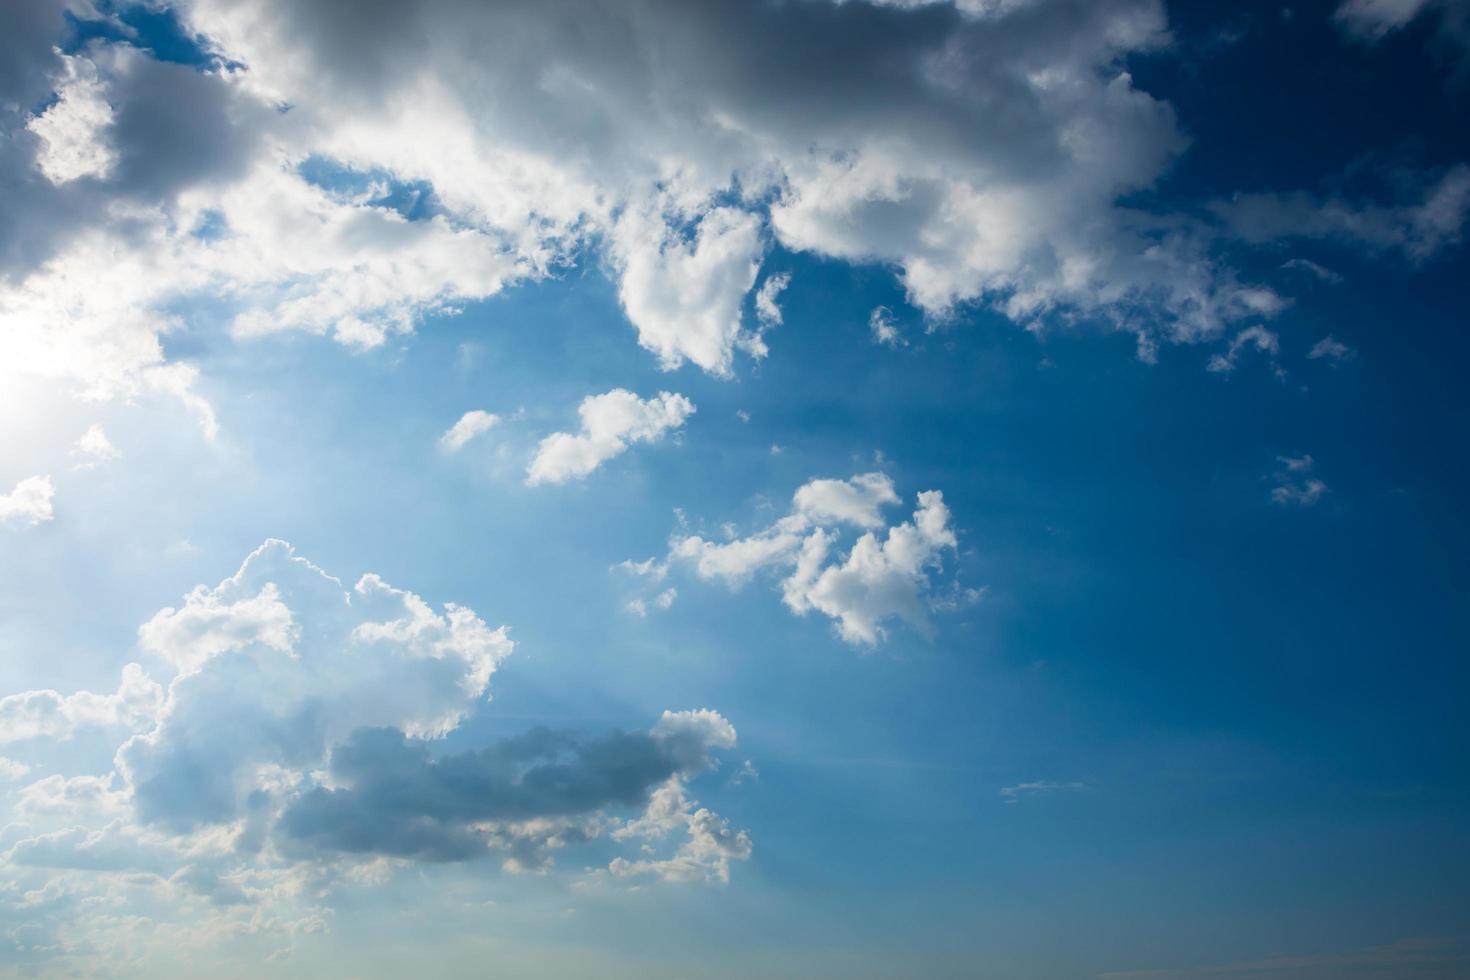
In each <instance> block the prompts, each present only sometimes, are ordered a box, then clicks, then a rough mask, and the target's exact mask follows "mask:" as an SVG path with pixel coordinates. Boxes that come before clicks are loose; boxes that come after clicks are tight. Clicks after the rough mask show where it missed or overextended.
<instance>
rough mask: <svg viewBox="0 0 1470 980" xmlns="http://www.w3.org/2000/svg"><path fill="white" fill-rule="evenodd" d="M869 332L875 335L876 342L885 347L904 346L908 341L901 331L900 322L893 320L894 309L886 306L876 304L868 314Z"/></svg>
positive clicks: (874, 340)
mask: <svg viewBox="0 0 1470 980" xmlns="http://www.w3.org/2000/svg"><path fill="white" fill-rule="evenodd" d="M868 332H869V333H871V334H872V335H873V342H874V343H875V344H882V345H884V346H885V347H903V346H905V345H906V344H907V343H908V341H906V340H904V339H903V334H902V333H900V332H899V329H898V324H896V323H894V322H893V311H892V310H890V309H889V308H888V307H886V306H875V307H873V312H872V313H869V314H868Z"/></svg>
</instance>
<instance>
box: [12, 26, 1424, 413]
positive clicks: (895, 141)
mask: <svg viewBox="0 0 1470 980" xmlns="http://www.w3.org/2000/svg"><path fill="white" fill-rule="evenodd" d="M27 7H28V10H27V16H26V17H25V18H23V19H22V20H21V21H20V22H19V23H17V25H16V27H17V29H16V30H15V31H14V32H11V35H10V36H9V38H8V39H7V41H6V56H7V66H8V67H7V70H6V72H5V73H4V74H3V76H0V86H3V90H0V131H3V132H4V134H5V135H6V137H7V139H6V140H5V141H3V142H0V176H3V177H4V180H5V183H6V186H7V187H14V188H16V189H17V192H16V193H13V194H12V193H7V194H6V195H5V196H4V197H5V200H4V201H3V203H0V209H3V211H4V213H3V214H0V217H3V218H4V219H5V220H4V221H0V229H3V230H0V345H3V347H0V363H3V364H5V365H6V366H7V368H6V369H7V370H21V371H27V372H33V373H40V374H43V375H47V376H50V377H56V378H59V379H61V380H63V381H64V382H66V383H68V384H71V385H74V386H76V387H77V388H78V389H79V390H82V391H85V392H87V393H90V394H94V395H115V394H134V393H138V392H147V391H154V392H160V393H166V394H170V395H174V396H178V397H180V398H183V399H185V401H186V404H188V405H189V406H190V407H191V410H192V411H195V412H196V413H197V414H198V415H199V416H200V420H201V424H202V425H204V426H205V428H206V430H209V429H211V428H212V427H213V425H214V422H213V419H212V415H210V413H209V411H208V406H207V403H204V402H203V401H202V399H201V396H200V395H199V394H198V392H197V391H196V389H197V387H198V386H197V384H195V382H194V379H193V375H192V374H191V369H190V368H189V366H188V365H185V364H180V363H177V362H173V361H170V360H168V359H167V357H166V356H165V352H164V344H163V340H164V338H166V337H167V336H168V335H169V334H170V333H172V332H175V331H177V330H179V329H180V328H181V327H182V326H183V325H185V324H188V325H189V326H190V327H191V328H195V329H226V330H228V331H230V332H231V333H232V334H233V335H234V336H236V337H237V338H241V339H244V338H250V337H257V336H260V335H262V334H266V333H270V332H274V331H279V330H302V331H307V332H310V333H315V334H321V335H326V336H331V337H333V338H335V339H337V340H338V341H340V342H342V343H344V344H347V345H349V346H352V347H356V348H367V347H373V346H377V345H381V344H383V343H384V342H385V341H387V340H388V339H389V338H390V337H392V336H394V335H395V334H400V333H403V332H406V331H410V330H412V329H414V328H415V326H416V324H417V323H419V322H420V321H421V320H423V319H424V318H425V317H427V316H433V315H448V314H451V313H453V312H454V311H455V310H457V309H458V308H460V306H462V305H463V304H464V303H466V302H469V301H473V300H476V299H481V298H484V297H487V296H490V295H493V294H495V293H497V292H499V291H500V290H502V289H504V288H505V287H507V286H508V285H511V284H514V283H517V282H522V281H526V280H531V279H536V278H539V277H542V276H545V275H547V274H549V273H550V272H552V271H554V270H556V269H557V268H560V267H562V266H564V265H566V264H568V263H570V262H573V261H577V260H579V259H580V257H582V256H586V255H592V256H595V257H597V258H599V259H600V260H601V263H602V265H603V267H604V268H605V269H606V270H607V271H608V273H609V274H610V275H611V276H613V277H614V279H615V280H616V281H617V286H618V296H619V298H620V301H621V303H622V306H623V308H624V310H625V311H626V313H627V315H628V318H629V319H630V320H631V322H632V324H633V326H634V327H635V329H636V331H637V336H638V340H639V342H640V343H641V344H642V345H643V346H644V347H646V348H647V349H648V350H650V351H651V352H652V353H653V354H654V355H655V356H656V357H657V358H658V360H659V361H660V363H661V364H662V365H663V366H664V367H666V368H673V367H677V366H678V365H680V364H683V363H685V362H690V363H693V364H695V365H697V366H698V367H700V368H702V369H704V370H706V371H709V372H711V373H714V374H716V375H728V374H730V373H731V371H732V370H733V367H734V363H735V360H734V359H735V356H736V354H737V352H740V351H745V352H746V353H748V354H749V355H751V356H755V357H759V356H763V355H764V353H765V350H766V347H765V342H764V340H763V338H762V331H763V330H764V329H765V328H766V327H768V326H770V325H772V324H775V323H778V322H779V320H780V312H779V308H778V306H777V305H776V296H777V294H778V293H779V291H780V289H781V288H782V287H783V286H784V285H785V283H786V281H787V280H786V278H785V277H784V276H780V275H777V276H769V277H767V278H766V279H765V281H764V286H763V287H762V289H761V291H760V292H759V293H758V294H756V295H755V296H754V298H753V300H752V299H751V291H752V290H753V288H754V287H755V285H756V283H757V282H758V281H759V276H760V269H761V266H762V263H763V261H764V256H765V254H766V253H767V251H768V249H769V248H770V246H771V244H772V243H773V242H776V243H779V244H781V245H782V246H784V247H786V248H788V249H793V250H799V251H806V252H810V253H813V254H815V255H819V256H825V257H832V258H837V259H842V260H847V261H853V262H872V263H879V264H882V265H885V266H888V267H891V268H892V269H894V270H895V271H896V273H897V275H898V276H899V278H900V280H901V281H902V283H903V285H904V287H905V289H906V291H907V294H908V297H909V299H910V300H911V301H912V302H913V303H914V304H915V305H917V306H918V307H919V308H920V309H921V310H922V311H923V312H924V313H925V315H926V316H928V317H929V318H931V319H934V320H942V319H944V318H945V317H947V316H949V315H950V314H952V313H953V312H954V311H955V310H956V309H957V308H959V307H960V306H962V305H964V304H967V303H981V304H985V305H988V306H992V307H994V308H995V309H997V310H999V311H1001V312H1002V313H1003V314H1004V315H1006V316H1009V317H1011V318H1012V319H1014V320H1015V321H1017V322H1018V323H1023V324H1027V325H1034V324H1037V323H1040V322H1046V321H1056V322H1062V323H1065V322H1071V321H1075V320H1078V319H1089V320H1094V321H1097V322H1101V323H1104V324H1108V325H1111V326H1113V327H1115V328H1117V329H1124V330H1129V331H1132V332H1134V333H1137V334H1138V335H1139V337H1140V351H1141V352H1142V353H1143V354H1144V355H1145V356H1150V354H1151V352H1152V350H1153V349H1154V348H1155V346H1156V345H1157V344H1158V342H1159V341H1160V340H1161V339H1173V340H1180V341H1195V340H1200V339H1210V338H1213V337H1215V336H1218V335H1219V334H1220V332H1221V331H1223V330H1224V329H1225V328H1226V327H1227V326H1228V325H1230V324H1231V323H1233V322H1234V321H1236V320H1239V319H1241V318H1243V317H1247V316H1257V315H1262V314H1270V313H1272V312H1275V311H1277V310H1279V309H1280V308H1281V306H1282V304H1281V302H1280V300H1279V298H1276V297H1274V294H1272V293H1271V292H1270V291H1269V290H1268V289H1264V288H1262V287H1256V286H1249V285H1246V284H1242V283H1240V282H1238V281H1237V279H1236V277H1235V276H1234V274H1233V273H1232V272H1231V271H1230V269H1229V268H1227V267H1225V266H1222V265H1221V264H1220V263H1219V262H1218V261H1216V260H1215V259H1213V258H1212V257H1211V250H1210V242H1209V239H1208V236H1207V235H1203V233H1202V230H1201V228H1200V226H1199V225H1198V223H1196V222H1191V221H1188V220H1184V219H1182V218H1180V217H1179V216H1177V215H1170V214H1168V213H1146V212H1143V211H1140V210H1137V209H1136V208H1130V207H1126V206H1124V205H1122V204H1120V203H1119V202H1120V200H1122V199H1123V198H1124V197H1126V196H1127V195H1130V194H1132V193H1133V192H1135V191H1139V190H1142V189H1146V188H1149V187H1151V186H1153V185H1154V184H1155V182H1156V181H1157V180H1158V179H1159V178H1160V177H1161V176H1162V175H1163V174H1164V173H1165V172H1166V170H1167V168H1168V167H1169V165H1170V163H1171V161H1172V160H1173V159H1174V158H1175V157H1176V156H1177V155H1178V154H1179V153H1180V152H1181V151H1182V150H1183V148H1184V146H1185V140H1184V138H1183V136H1182V134H1181V132H1180V129H1179V126H1178V125H1177V123H1176V121H1175V118H1174V114H1173V111H1172V110H1171V108H1170V107H1169V106H1168V105H1167V104H1165V103H1163V102H1161V101H1159V100H1158V99H1156V98H1154V97H1152V96H1151V95H1149V94H1148V93H1146V92H1144V91H1141V90H1140V89H1139V88H1138V87H1137V86H1136V84H1135V82H1134V80H1133V78H1132V76H1131V75H1130V74H1129V73H1128V71H1127V70H1126V67H1125V62H1126V60H1127V58H1129V57H1130V56H1132V55H1135V54H1138V53H1142V52H1151V51H1155V50H1157V49H1159V48H1160V47H1162V46H1164V45H1166V44H1167V43H1168V31H1167V24H1166V21H1165V18H1164V15H1163V10H1162V6H1161V4H1160V3H1159V2H1158V0H1102V2H1097V0H1087V2H1083V0H1036V2H1032V3H1014V4H1013V3H1005V4H991V3H982V4H974V3H962V4H958V5H953V4H947V3H931V4H890V5H874V4H864V3H832V2H826V0H816V2H804V3H780V4H757V5H750V4H747V3H743V2H739V0H714V2H709V3H700V4H686V3H675V2H671V0H636V2H632V3H608V2H605V0H552V2H544V0H538V2H534V3H533V2H529V0H515V2H507V3H497V4H488V5H487V4H479V3H471V2H467V0H409V2H405V3H399V4H392V5H378V6H373V7H371V8H362V7H361V6H360V5H357V4H348V3H345V2H344V0H305V2H300V0H291V2H287V0H178V2H176V3H175V4H173V5H172V7H173V9H174V11H175V12H176V13H177V15H178V16H179V17H180V18H181V23H182V26H183V30H184V31H185V33H186V34H188V35H191V36H193V37H194V39H195V41H196V43H197V44H198V45H200V46H202V48H201V50H200V52H199V55H198V57H197V59H196V60H197V61H198V64H178V63H174V62H170V61H165V60H161V59H160V58H159V57H158V56H157V55H156V54H155V53H153V52H151V51H147V50H144V49H142V48H140V47H138V46H136V45H135V43H133V42H130V41H128V40H126V39H119V38H125V37H126V35H127V32H126V31H118V30H113V31H112V32H111V33H109V32H108V31H95V32H93V33H94V34H96V35H97V36H94V37H93V38H92V39H91V40H90V41H88V42H87V43H84V44H80V45H70V46H68V38H69V36H70V33H71V32H72V31H73V28H72V27H71V26H70V24H71V23H72V22H74V21H75V20H78V19H79V20H81V21H85V22H95V21H96V20H97V18H99V17H100V18H102V19H103V20H104V21H106V19H107V18H108V17H110V16H112V15H109V14H105V13H104V14H99V13H98V11H96V10H95V9H93V8H92V7H91V6H90V5H88V4H86V3H84V2H83V0H39V2H38V3H36V4H33V5H27ZM68 16H70V17H71V18H73V21H68ZM344 24H345V25H350V28H344V26H343V25H344ZM812 38H820V39H821V42H820V43H819V44H815V45H814V44H813V43H812V42H811V39H812ZM134 41H136V43H137V44H141V43H143V42H142V41H141V40H139V39H137V38H136V37H135V38H134ZM61 49H65V50H67V51H70V52H71V53H67V54H62V53H58V51H59V50H61ZM38 106H39V107H41V108H39V109H37V108H35V107H38ZM410 191H411V193H410ZM407 197H412V198H413V200H415V201H417V202H419V203H418V204H416V205H415V206H413V207H407V206H405V205H404V204H403V203H402V202H403V201H404V200H405V199H407ZM1441 203H1444V205H1445V207H1446V208H1448V207H1449V204H1451V203H1453V202H1448V203H1445V202H1441ZM1430 210H1431V211H1432V212H1433V213H1435V214H1438V213H1441V209H1440V207H1439V205H1435V207H1434V208H1432V209H1430ZM1451 210H1452V209H1451ZM1444 213H1448V212H1444ZM1434 220H1437V219H1433V218H1432V215H1431V214H1430V212H1426V213H1425V214H1424V215H1423V216H1421V217H1420V218H1415V219H1411V220H1410V225H1411V226H1412V230H1411V231H1410V232H1405V233H1404V234H1405V235H1407V236H1408V237H1406V238H1405V247H1406V248H1410V249H1412V250H1424V249H1429V248H1432V247H1434V243H1435V242H1437V241H1443V240H1448V239H1447V237H1446V236H1448V235H1449V232H1448V231H1447V228H1445V227H1439V226H1437V225H1436V226H1434V227H1429V225H1433V223H1434ZM1416 221H1417V222H1418V223H1417V224H1415V223H1414V222H1416ZM1426 221H1427V222H1429V225H1426V224H1425V222H1426ZM1202 235H1203V237H1202ZM747 305H750V306H752V307H753V309H754V313H755V316H754V321H755V322H754V323H753V324H752V323H748V322H747V313H746V307H747ZM880 339H883V337H882V336H881V335H880ZM885 342H891V341H885Z"/></svg>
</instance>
